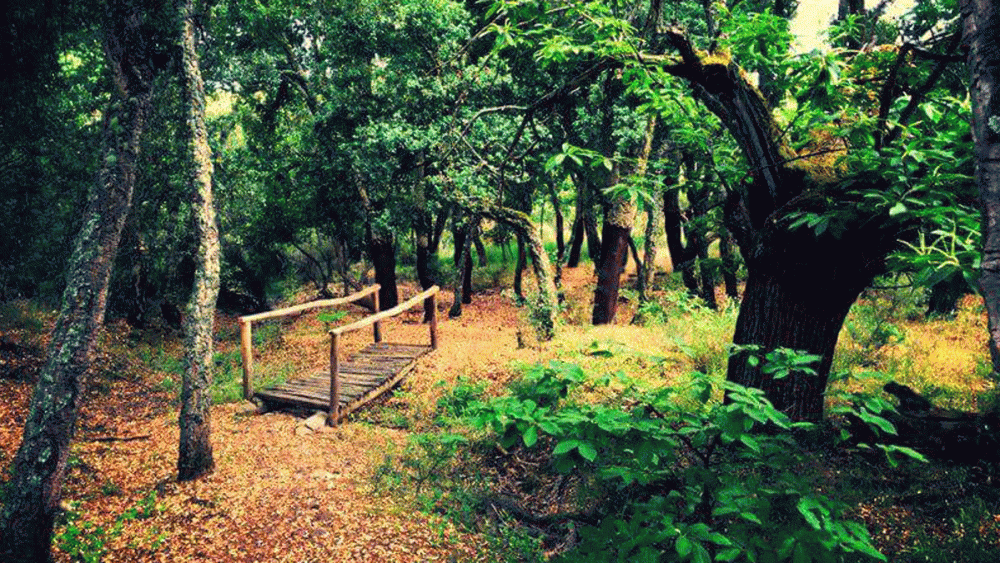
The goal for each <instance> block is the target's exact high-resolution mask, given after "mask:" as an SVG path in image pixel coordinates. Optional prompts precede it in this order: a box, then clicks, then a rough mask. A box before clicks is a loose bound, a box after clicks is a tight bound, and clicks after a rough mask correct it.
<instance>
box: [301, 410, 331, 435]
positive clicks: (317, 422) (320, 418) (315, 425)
mask: <svg viewBox="0 0 1000 563" xmlns="http://www.w3.org/2000/svg"><path fill="white" fill-rule="evenodd" d="M304 424H305V425H306V428H308V429H309V430H312V431H316V430H319V429H320V428H322V427H324V426H326V413H325V412H323V411H316V412H315V413H314V414H313V415H312V416H310V417H309V418H307V419H306V421H305V423H304Z"/></svg>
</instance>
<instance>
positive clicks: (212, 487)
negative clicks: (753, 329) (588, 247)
mask: <svg viewBox="0 0 1000 563" xmlns="http://www.w3.org/2000/svg"><path fill="white" fill-rule="evenodd" d="M592 284H593V275H592V270H591V269H589V268H577V269H567V270H565V271H564V274H563V287H564V290H565V293H566V297H567V299H566V303H567V310H566V311H565V312H564V315H565V316H566V317H567V318H568V319H569V321H568V323H567V324H566V325H564V326H563V327H562V328H561V331H562V333H561V335H560V336H559V337H558V338H557V339H556V340H555V341H553V342H549V343H538V342H537V341H535V340H534V338H533V336H532V329H531V327H530V325H529V323H528V321H527V318H526V312H525V309H524V308H519V307H517V306H516V304H515V303H514V301H513V299H512V298H511V296H510V295H509V294H508V292H501V291H500V290H499V289H485V290H483V291H480V292H478V293H476V294H475V296H474V299H473V303H472V304H470V305H466V306H464V310H463V314H462V316H461V317H459V318H457V319H447V315H446V311H447V310H448V307H450V305H451V293H450V292H447V293H445V292H442V294H441V296H442V299H441V300H440V301H439V305H438V306H439V318H441V319H442V321H441V323H440V326H439V342H440V347H439V349H438V350H437V351H435V352H434V353H432V354H430V355H429V356H425V357H424V358H422V359H421V360H420V361H419V363H418V367H417V369H416V370H415V371H414V372H413V373H412V374H411V375H410V376H409V377H408V379H407V380H406V381H405V382H404V384H403V385H402V386H401V388H400V389H398V390H397V391H396V392H395V393H394V394H392V395H391V396H389V397H388V398H387V399H383V400H381V401H380V402H379V403H378V404H377V405H375V406H374V407H372V408H370V409H365V410H363V411H361V412H360V413H358V414H356V415H354V416H352V418H351V420H349V421H348V422H347V423H345V424H342V425H341V426H339V427H337V428H322V429H320V430H318V431H315V432H312V431H308V430H305V429H304V427H303V425H302V422H303V419H304V418H305V417H307V416H309V415H310V414H312V413H310V412H288V411H279V412H274V413H266V414H258V413H256V412H255V410H254V408H253V406H252V405H250V404H249V403H245V402H233V403H225V404H220V405H217V406H215V407H214V408H213V411H212V441H213V445H214V456H215V462H216V467H215V470H214V472H213V473H212V474H211V475H209V476H207V477H205V478H203V479H200V480H197V481H194V482H188V483H178V482H177V481H176V469H175V464H176V459H177V444H178V428H177V416H178V415H177V411H178V405H177V400H176V394H177V393H176V381H173V380H171V378H170V377H171V376H170V374H168V373H166V372H165V369H164V368H165V366H167V364H168V363H169V362H167V361H166V359H168V358H174V359H175V360H174V361H176V358H177V357H179V356H181V348H180V347H181V344H180V342H179V338H178V337H177V335H176V334H172V333H155V334H154V333H143V334H135V333H130V331H129V330H128V328H127V327H126V326H125V325H124V324H120V323H112V324H110V325H109V327H108V330H107V331H106V333H107V334H106V336H105V341H104V343H103V345H102V347H101V352H100V357H99V361H98V365H97V367H96V368H95V370H94V373H93V374H92V375H91V376H90V379H89V383H88V385H87V388H86V391H85V393H86V400H85V403H84V407H83V410H82V412H81V414H80V418H79V422H78V427H77V433H76V438H75V440H74V444H73V447H72V454H71V456H70V459H69V466H70V470H69V472H68V478H67V482H66V484H65V487H64V490H63V503H62V504H63V508H64V511H65V518H64V521H63V522H62V524H61V525H60V527H59V528H58V529H57V546H58V547H59V549H57V550H56V554H57V561H60V562H66V561H72V560H73V557H72V553H74V552H75V553H77V554H78V555H80V554H83V553H85V552H86V553H100V554H103V559H102V560H103V561H106V562H112V561H130V562H131V561H211V562H218V563H223V562H251V561H274V562H296V563H298V562H306V561H316V562H319V561H327V562H382V561H385V562H410V561H413V562H424V561H427V562H430V561H446V562H464V561H489V560H493V557H494V555H493V551H492V548H491V541H495V539H494V538H491V537H490V535H489V533H488V531H487V532H486V533H484V532H479V531H476V530H471V529H469V528H468V527H458V526H456V525H455V524H454V523H453V522H452V521H451V520H449V519H447V518H445V517H444V516H441V515H438V514H435V513H434V511H428V510H417V509H415V506H414V503H413V499H412V498H407V497H405V496H400V495H396V494H386V492H385V490H384V489H383V488H381V487H380V486H379V475H380V472H381V471H383V470H384V469H385V465H386V463H387V460H390V459H394V457H393V456H396V455H398V454H399V453H400V452H402V451H404V450H405V449H406V448H407V445H408V443H409V442H408V440H409V437H410V436H412V435H413V434H414V433H417V432H420V431H424V430H428V429H431V427H432V424H433V420H432V418H433V415H434V411H435V408H436V406H437V401H438V399H439V398H440V397H442V396H443V395H444V394H445V392H446V390H448V389H452V388H454V387H455V386H457V385H461V384H462V382H469V381H474V382H477V383H480V384H483V385H485V389H486V390H485V393H486V394H487V395H496V394H500V393H501V392H503V390H504V389H505V387H506V384H507V383H508V382H510V381H511V380H512V379H513V378H515V377H516V376H517V375H518V373H519V366H521V365H527V364H532V363H536V362H540V361H547V360H549V359H553V358H559V357H566V356H572V355H577V356H578V355H579V351H580V350H581V349H585V348H586V347H587V346H588V343H589V345H590V346H593V345H595V344H596V343H599V342H604V343H606V342H612V341H613V342H619V343H628V345H629V346H633V347H642V348H643V349H644V350H647V351H651V352H656V353H662V354H664V355H669V354H671V353H676V345H675V344H673V343H672V342H673V341H670V340H669V339H663V338H662V334H661V333H655V332H650V331H649V330H647V329H644V328H642V327H635V326H631V325H628V324H627V323H628V320H629V319H631V316H632V313H633V311H632V310H630V309H629V304H628V303H625V304H623V309H622V310H620V311H619V319H620V320H619V323H618V324H616V325H613V326H607V327H587V326H585V325H586V322H585V320H586V318H587V316H588V313H589V310H588V303H589V302H590V299H591V292H592ZM415 291H416V290H415V288H413V287H405V286H404V287H403V288H402V289H401V296H404V297H405V296H407V295H410V294H412V293H415ZM963 311H965V312H964V313H962V314H961V315H960V317H959V321H949V322H943V321H942V322H941V323H939V324H936V325H934V324H931V325H928V324H927V323H923V322H920V323H913V326H912V327H911V326H907V330H908V331H909V334H910V340H911V341H916V342H921V341H924V340H926V341H927V342H926V345H924V346H923V348H921V349H922V350H930V352H928V353H927V355H926V357H925V358H924V359H923V360H920V361H923V362H924V363H925V364H927V363H930V366H929V367H928V368H927V369H930V370H937V371H941V370H954V371H955V373H956V375H955V376H954V377H957V378H959V379H961V378H962V377H965V376H964V375H963V374H968V373H971V372H973V371H975V370H976V365H977V364H976V362H977V360H976V358H977V357H978V356H980V355H982V354H984V353H985V350H984V349H982V348H983V341H984V339H985V328H984V327H983V320H982V312H981V310H978V309H976V308H975V306H974V305H968V306H967V307H965V308H964V309H963ZM963 315H964V316H963ZM351 318H360V313H354V314H353V316H352V317H351ZM47 320H48V321H49V322H51V315H49V317H48V319H47ZM345 322H346V320H345ZM276 326H279V327H280V328H277V329H273V330H272V332H271V333H270V337H269V338H268V339H267V341H266V342H264V343H263V344H261V345H259V346H258V348H257V350H256V352H257V360H256V361H257V363H258V365H259V366H261V370H262V371H267V370H272V371H275V372H280V373H290V372H297V371H301V370H311V369H322V367H323V366H324V364H325V362H326V361H327V354H328V351H327V350H328V348H327V347H328V340H327V337H326V331H325V327H324V325H323V323H322V322H320V321H319V320H317V318H316V316H315V314H305V315H302V316H300V317H298V318H297V319H294V320H293V321H290V322H287V323H283V324H280V325H276ZM723 330H731V328H730V329H725V328H724V329H723ZM34 332H35V334H36V336H30V335H29V334H28V333H27V332H26V331H19V330H17V329H11V327H10V326H9V325H8V326H0V344H3V349H2V350H0V375H4V374H5V375H6V376H5V377H0V466H4V467H6V466H7V465H8V464H9V462H10V461H11V459H12V457H13V455H14V453H15V452H16V449H17V445H18V443H19V441H20V432H21V429H22V427H23V424H24V420H25V417H26V415H27V412H26V411H27V405H28V401H29V396H30V393H31V390H32V384H31V383H30V377H29V376H30V374H31V373H34V372H36V371H37V368H38V362H39V361H40V360H39V358H40V357H41V350H42V349H43V342H42V340H41V337H39V336H37V334H42V333H44V331H43V330H35V331H34ZM217 334H218V338H217V346H218V348H219V350H220V352H224V353H226V354H229V355H230V357H231V356H232V355H233V354H236V357H238V352H237V351H236V350H237V346H238V339H239V337H238V331H237V329H236V324H235V319H234V318H231V317H226V316H220V317H219V319H218V322H217ZM384 334H385V335H386V340H388V341H390V342H402V343H424V342H426V340H427V338H428V334H427V326H426V325H424V324H422V323H421V322H420V316H419V313H418V312H412V313H407V314H404V315H402V316H401V317H398V318H396V319H393V320H392V321H390V322H388V323H387V324H386V326H385V327H384ZM730 334H731V333H730ZM723 336H724V335H723ZM369 338H370V336H369V335H368V334H367V333H366V332H365V331H361V332H356V333H353V334H352V335H350V336H349V337H348V338H347V342H346V348H347V352H348V353H349V352H350V351H352V350H353V349H357V348H360V347H362V346H363V345H365V343H366V342H367V339H369ZM658 340H665V341H664V342H659V341H658ZM525 344H526V345H525ZM722 345H724V342H721V343H720V344H719V346H722ZM935 347H939V348H940V350H941V351H940V352H935V351H934V350H936V348H935ZM939 356H940V357H941V358H943V359H942V360H940V364H939V365H938V364H934V363H933V362H935V361H937V360H936V359H935V358H938V357H939ZM594 361H597V360H594ZM25 374H28V376H26V375H25ZM659 376H661V377H664V378H666V379H669V378H670V377H672V375H671V374H670V373H667V372H661V373H660V374H659ZM945 377H951V376H948V375H947V374H946V375H945ZM955 385H957V386H958V388H959V389H962V388H964V387H963V386H967V387H969V388H970V390H977V389H975V387H976V386H981V384H980V383H979V382H978V381H974V380H972V379H969V380H968V381H966V380H961V381H958V382H957V383H956V384H955ZM945 387H947V386H945ZM980 390H981V389H980ZM858 510H859V514H860V515H861V516H863V517H864V518H865V519H866V521H868V523H869V526H870V527H871V528H873V529H872V532H873V536H874V537H875V538H876V541H877V542H881V543H880V545H882V546H883V547H884V546H887V545H888V546H889V547H890V548H891V547H892V545H891V544H892V543H893V542H895V541H897V540H896V538H898V537H899V536H900V535H901V532H900V531H899V528H903V529H904V530H905V529H906V528H907V527H908V526H909V525H910V524H909V523H908V522H911V520H908V518H909V516H908V515H907V514H906V513H905V511H906V509H905V507H903V508H901V507H898V506H888V507H887V506H875V505H870V504H869V505H862V506H859V509H858ZM907 534H908V532H907ZM880 537H881V539H880ZM80 558H81V559H82V556H81V557H80Z"/></svg>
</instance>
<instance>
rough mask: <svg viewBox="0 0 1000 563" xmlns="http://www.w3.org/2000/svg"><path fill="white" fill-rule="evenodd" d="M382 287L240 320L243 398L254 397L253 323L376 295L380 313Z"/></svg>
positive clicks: (374, 286)
mask: <svg viewBox="0 0 1000 563" xmlns="http://www.w3.org/2000/svg"><path fill="white" fill-rule="evenodd" d="M379 289H380V286H379V285H378V284H375V285H372V286H369V287H366V288H364V289H362V290H361V291H358V292H355V293H352V294H350V295H348V296H346V297H337V298H335V299H322V300H319V301H311V302H309V303H303V304H301V305H295V306H293V307H285V308H283V309H276V310H274V311H267V312H264V313H257V314H255V315H246V316H243V317H240V318H239V324H240V355H241V356H242V357H243V397H244V398H245V399H247V400H249V399H250V398H252V397H253V382H252V379H253V323H254V322H255V321H263V320H266V319H273V318H276V317H284V316H287V315H294V314H295V313H301V312H303V311H308V310H310V309H316V308H319V307H334V306H337V305H344V304H346V303H353V302H355V301H358V300H359V299H363V298H365V297H367V296H369V295H374V298H373V300H374V303H375V312H376V313H378V290H379ZM375 339H376V342H378V341H379V340H380V339H381V335H380V334H379V329H378V327H376V328H375Z"/></svg>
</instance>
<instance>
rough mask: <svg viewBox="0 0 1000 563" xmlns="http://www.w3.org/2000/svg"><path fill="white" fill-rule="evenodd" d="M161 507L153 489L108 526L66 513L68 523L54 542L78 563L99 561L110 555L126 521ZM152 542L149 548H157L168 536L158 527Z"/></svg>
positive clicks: (151, 536)
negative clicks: (109, 552) (113, 543)
mask: <svg viewBox="0 0 1000 563" xmlns="http://www.w3.org/2000/svg"><path fill="white" fill-rule="evenodd" d="M160 510H161V507H160V506H159V504H157V501H156V492H155V491H150V492H149V494H147V495H146V496H145V497H143V498H142V499H141V500H139V502H137V503H136V504H135V505H134V506H132V507H131V508H129V509H128V510H126V511H125V512H123V513H122V514H120V515H119V516H118V517H117V518H116V519H115V522H114V524H112V525H111V526H110V527H109V528H105V527H103V526H99V525H96V524H94V523H92V522H89V521H86V520H81V519H80V516H79V515H78V514H77V513H76V512H73V511H70V512H67V513H64V514H63V518H64V519H65V524H64V526H63V527H62V529H61V530H60V531H59V532H58V533H56V534H55V536H54V538H53V542H54V544H55V546H56V547H58V548H59V549H60V550H61V551H63V552H65V553H66V554H67V555H69V556H70V559H71V560H72V561H74V562H79V563H100V561H102V560H103V559H104V556H105V555H107V554H108V551H109V550H110V548H111V544H112V542H114V541H115V539H116V538H118V536H120V535H121V533H122V529H123V528H124V526H125V523H126V522H130V521H135V520H146V519H148V518H152V517H153V516H155V515H156V514H157V513H159V512H160ZM149 538H150V539H149V543H148V545H147V546H145V547H146V549H148V550H150V551H156V550H157V549H159V547H160V546H161V545H163V543H164V542H165V541H166V535H165V534H161V533H158V532H157V531H156V530H155V529H154V530H151V531H150V534H149Z"/></svg>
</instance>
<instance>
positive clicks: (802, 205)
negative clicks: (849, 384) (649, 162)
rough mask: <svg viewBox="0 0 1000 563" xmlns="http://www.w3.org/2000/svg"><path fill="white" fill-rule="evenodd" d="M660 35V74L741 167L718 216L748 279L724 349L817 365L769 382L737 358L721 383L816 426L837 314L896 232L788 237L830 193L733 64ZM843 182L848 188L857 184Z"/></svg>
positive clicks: (678, 35)
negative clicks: (745, 171)
mask: <svg viewBox="0 0 1000 563" xmlns="http://www.w3.org/2000/svg"><path fill="white" fill-rule="evenodd" d="M666 35H667V37H668V39H669V40H670V41H671V43H672V44H673V46H674V47H675V48H676V49H677V50H678V52H679V54H680V60H677V59H673V64H670V65H669V66H667V67H666V68H665V70H666V71H667V72H669V73H671V74H674V75H675V76H679V77H681V78H685V79H687V80H688V81H689V82H690V83H691V85H692V89H693V91H694V95H695V96H696V97H697V98H698V99H699V100H701V101H702V102H703V103H705V105H706V107H707V108H708V109H709V110H711V111H712V112H713V113H714V114H715V115H717V116H718V117H719V119H720V120H721V121H722V123H723V125H724V126H725V127H726V128H727V129H728V130H729V131H730V133H731V134H732V135H733V138H734V139H735V140H736V142H737V143H738V144H739V145H740V148H741V150H742V152H743V154H744V155H745V156H746V158H747V161H748V163H749V166H750V171H751V172H750V179H749V182H747V183H746V184H745V185H743V186H741V187H740V188H739V189H736V190H734V191H733V193H732V194H730V198H729V201H728V202H727V204H726V208H725V216H726V225H727V227H728V228H729V229H730V230H731V232H732V233H733V234H734V235H735V237H736V240H737V242H738V244H739V246H740V251H741V253H742V254H743V257H744V261H745V263H746V265H747V270H748V272H749V277H748V280H747V287H746V291H745V293H744V296H743V302H742V305H741V307H740V314H739V318H738V319H737V324H736V330H735V333H734V335H733V342H734V344H736V345H738V346H746V345H750V346H754V347H756V350H757V351H756V353H758V354H763V353H766V352H770V351H772V350H774V349H776V348H781V347H784V348H791V349H794V350H801V351H805V352H808V353H811V354H817V355H819V356H821V358H822V360H821V361H820V363H819V365H818V366H816V368H815V369H816V372H817V374H816V375H806V374H802V373H793V374H791V375H789V376H787V377H784V378H781V379H774V378H773V377H772V376H771V375H770V374H766V373H764V372H763V371H761V367H762V366H761V365H760V364H757V365H754V366H751V365H749V364H748V363H747V362H746V356H747V353H748V352H746V351H744V352H742V353H738V354H735V355H733V356H732V357H731V358H730V361H729V366H728V367H729V369H728V375H727V378H728V379H729V380H730V381H733V382H735V383H739V384H742V385H748V386H753V387H758V388H760V389H762V390H763V391H764V393H765V395H766V396H767V398H768V399H769V400H771V401H772V402H773V403H774V404H775V406H777V407H778V408H779V409H781V410H783V411H785V412H786V413H788V414H789V415H790V416H791V417H792V418H793V419H796V420H817V419H819V418H821V417H822V415H823V392H824V391H825V389H826V383H827V379H828V378H829V370H830V365H831V364H832V360H833V350H834V348H835V347H836V343H837V336H838V333H839V331H840V328H841V326H842V325H843V321H844V318H845V316H846V314H847V311H848V309H849V308H850V306H851V304H852V303H853V302H854V301H855V300H856V299H857V297H858V296H859V295H860V293H861V291H862V290H863V289H864V288H865V287H866V286H867V285H868V284H869V283H870V282H871V280H872V279H873V277H874V276H875V275H876V274H877V273H879V272H880V271H881V270H882V268H883V267H884V260H885V257H886V255H887V254H888V252H889V251H890V250H891V249H892V248H893V247H894V244H895V240H896V238H897V237H898V233H899V232H900V230H901V229H903V228H904V227H905V225H904V224H903V223H901V222H900V221H898V220H893V218H892V217H890V216H888V214H887V213H886V214H885V215H884V216H880V217H863V218H851V219H842V220H843V221H845V223H846V222H847V221H850V223H846V224H844V225H840V226H839V228H838V229H837V231H838V235H837V236H833V235H831V234H830V233H829V232H824V233H823V234H822V235H816V234H815V233H814V232H812V231H810V230H808V229H797V230H795V231H792V230H790V229H789V228H788V225H789V223H790V221H789V220H788V219H787V217H788V214H789V213H793V212H795V211H800V210H805V209H813V210H820V211H823V210H826V209H828V208H829V202H826V201H825V200H824V199H823V196H822V194H823V193H824V192H825V193H827V194H829V193H837V192H836V188H834V187H831V188H829V189H824V186H829V182H828V181H826V180H825V179H821V178H814V177H813V176H812V174H811V172H810V170H809V168H808V166H804V165H803V163H801V162H798V161H794V160H793V158H794V155H793V154H792V153H791V152H790V151H789V150H788V149H787V148H786V147H784V146H782V145H781V143H780V138H781V134H780V128H779V127H777V125H776V124H775V122H774V119H773V117H772V115H771V113H770V110H769V109H768V107H767V104H766V102H765V100H764V99H763V98H762V97H761V95H760V93H759V92H758V91H757V90H756V89H755V88H754V87H753V86H751V85H750V84H749V83H748V82H747V80H746V78H745V77H744V76H743V75H741V74H740V70H739V67H738V66H737V65H736V64H734V63H733V62H732V61H731V60H729V58H728V57H726V56H717V58H714V59H708V58H706V59H703V58H702V56H703V54H699V53H698V52H697V51H695V49H694V48H693V46H692V45H691V43H690V41H688V39H687V37H686V36H685V35H684V34H683V33H682V32H679V31H677V30H668V31H667V33H666ZM849 180H850V181H852V182H854V185H855V186H856V187H861V184H862V183H863V181H864V180H863V179H859V178H850V179H849ZM869 187H870V188H872V189H882V188H883V186H878V185H872V186H869ZM814 193H815V194H817V196H818V197H815V200H814V196H813V195H812V194H814ZM844 203H845V204H847V205H850V204H851V202H850V201H849V200H845V201H844Z"/></svg>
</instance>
